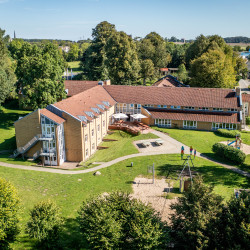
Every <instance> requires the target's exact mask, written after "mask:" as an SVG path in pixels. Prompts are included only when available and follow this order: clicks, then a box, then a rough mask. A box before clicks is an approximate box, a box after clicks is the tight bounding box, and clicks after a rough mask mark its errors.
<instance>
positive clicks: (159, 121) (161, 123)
mask: <svg viewBox="0 0 250 250" xmlns="http://www.w3.org/2000/svg"><path fill="white" fill-rule="evenodd" d="M155 125H156V126H158V127H165V128H171V125H172V120H170V119H155Z"/></svg>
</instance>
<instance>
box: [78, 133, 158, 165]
mask: <svg viewBox="0 0 250 250" xmlns="http://www.w3.org/2000/svg"><path fill="white" fill-rule="evenodd" d="M156 138H158V136H156V135H154V134H151V133H148V134H141V135H137V136H134V135H130V134H128V133H126V132H123V131H119V130H116V131H114V133H113V134H111V135H107V136H106V137H105V139H114V140H117V141H109V142H103V143H101V144H100V146H103V147H109V148H107V149H102V150H98V151H97V152H96V153H95V154H94V155H93V156H92V157H91V158H90V159H89V160H88V161H86V162H84V163H82V164H83V165H84V166H88V165H89V164H91V163H93V162H107V161H111V160H114V159H116V158H119V157H121V156H125V155H130V154H136V153H139V151H138V150H137V149H136V147H135V146H134V145H133V141H138V140H146V139H156Z"/></svg>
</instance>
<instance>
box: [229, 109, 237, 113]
mask: <svg viewBox="0 0 250 250" xmlns="http://www.w3.org/2000/svg"><path fill="white" fill-rule="evenodd" d="M227 111H230V112H235V111H237V109H228V110H227Z"/></svg>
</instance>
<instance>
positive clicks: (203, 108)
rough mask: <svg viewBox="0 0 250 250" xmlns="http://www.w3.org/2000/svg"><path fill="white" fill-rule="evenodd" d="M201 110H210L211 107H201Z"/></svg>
mask: <svg viewBox="0 0 250 250" xmlns="http://www.w3.org/2000/svg"><path fill="white" fill-rule="evenodd" d="M199 110H209V108H206V107H199Z"/></svg>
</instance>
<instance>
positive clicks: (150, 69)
mask: <svg viewBox="0 0 250 250" xmlns="http://www.w3.org/2000/svg"><path fill="white" fill-rule="evenodd" d="M154 73H155V69H154V64H153V62H152V61H151V60H150V59H146V60H143V61H141V75H142V78H143V84H144V85H146V79H147V78H150V77H152V76H153V75H154Z"/></svg>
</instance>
